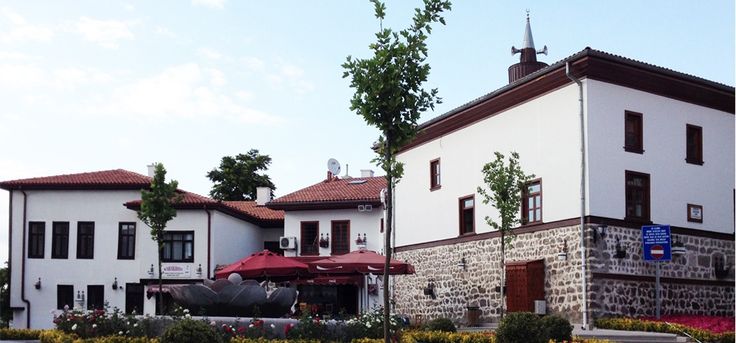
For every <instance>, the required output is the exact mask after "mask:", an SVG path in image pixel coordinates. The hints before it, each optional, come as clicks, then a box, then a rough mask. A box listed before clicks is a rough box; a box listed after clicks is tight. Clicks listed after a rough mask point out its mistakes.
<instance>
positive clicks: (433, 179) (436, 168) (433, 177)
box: [429, 158, 442, 191]
mask: <svg viewBox="0 0 736 343" xmlns="http://www.w3.org/2000/svg"><path fill="white" fill-rule="evenodd" d="M441 187H442V183H441V180H440V159H439V158H438V159H436V160H432V161H429V190H430V191H433V190H435V189H440V188H441Z"/></svg>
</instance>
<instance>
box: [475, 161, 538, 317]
mask: <svg viewBox="0 0 736 343" xmlns="http://www.w3.org/2000/svg"><path fill="white" fill-rule="evenodd" d="M495 155H496V159H495V160H493V161H491V162H488V163H486V164H485V165H484V166H483V170H482V173H483V182H484V183H485V186H486V187H488V189H489V191H486V190H485V189H483V188H481V187H478V194H480V195H481V197H482V198H483V203H484V204H488V203H490V204H491V206H493V207H494V208H495V209H496V210H498V213H499V217H500V219H501V222H500V223H498V222H496V221H494V220H493V219H492V218H491V217H489V216H486V223H488V225H490V226H491V227H492V228H493V229H495V230H497V231H499V232H500V233H501V259H500V262H501V317H503V310H504V300H503V299H504V295H505V292H504V284H505V276H506V275H505V272H506V270H505V268H504V267H505V248H506V247H507V246H508V247H510V244H511V242H512V241H513V239H514V237H515V235H514V228H515V227H516V226H517V225H519V224H520V223H521V220H520V219H519V206H520V205H521V196H522V192H523V191H524V189H525V187H527V185H528V183H529V181H530V180H531V179H532V178H534V175H526V174H524V171H523V170H522V169H521V165H520V164H519V154H518V153H516V152H512V153H511V156H509V159H508V165H506V163H505V162H504V159H505V157H504V155H503V154H502V153H500V152H495Z"/></svg>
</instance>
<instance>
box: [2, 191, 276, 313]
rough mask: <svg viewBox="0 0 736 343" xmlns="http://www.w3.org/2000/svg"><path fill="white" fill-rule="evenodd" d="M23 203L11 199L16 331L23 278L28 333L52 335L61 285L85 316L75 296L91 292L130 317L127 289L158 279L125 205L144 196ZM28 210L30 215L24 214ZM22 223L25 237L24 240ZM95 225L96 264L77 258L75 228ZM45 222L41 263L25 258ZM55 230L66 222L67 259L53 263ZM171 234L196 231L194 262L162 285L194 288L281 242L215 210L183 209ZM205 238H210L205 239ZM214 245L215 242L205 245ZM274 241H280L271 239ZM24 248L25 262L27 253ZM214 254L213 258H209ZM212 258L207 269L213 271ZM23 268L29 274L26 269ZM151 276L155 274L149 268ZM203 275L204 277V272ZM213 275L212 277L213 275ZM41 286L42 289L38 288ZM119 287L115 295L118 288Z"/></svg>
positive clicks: (101, 194) (147, 309)
mask: <svg viewBox="0 0 736 343" xmlns="http://www.w3.org/2000/svg"><path fill="white" fill-rule="evenodd" d="M25 193H26V199H24V195H23V193H22V192H21V191H18V190H12V191H11V206H12V212H11V228H12V236H11V237H10V240H11V245H12V252H11V263H12V266H11V268H12V274H11V288H10V290H11V295H10V298H11V307H13V308H14V318H13V326H14V327H18V328H22V327H26V325H27V323H26V316H27V312H26V310H24V309H25V308H26V303H25V302H24V301H22V299H21V298H22V297H21V275H24V277H25V299H26V300H28V302H29V303H30V306H31V318H30V325H29V326H30V327H31V328H50V327H52V326H53V323H52V319H53V314H54V313H55V312H58V311H59V309H57V285H72V286H73V287H74V292H73V293H74V296H75V302H74V304H69V305H70V306H74V307H79V308H86V306H87V303H86V301H87V300H88V295H87V294H86V295H85V299H84V300H83V301H76V300H78V298H77V294H78V292H79V295H81V294H82V293H81V292H84V293H87V286H88V285H100V286H103V290H104V291H103V292H104V301H105V302H107V303H109V306H110V307H111V308H112V307H117V308H120V309H123V310H124V309H125V305H126V288H127V285H126V284H128V283H133V284H142V285H144V286H145V285H147V284H148V283H150V280H151V279H157V278H158V267H157V263H158V259H157V255H156V254H157V248H156V245H155V243H154V242H153V241H152V240H151V237H150V228H149V227H148V226H146V225H145V224H143V223H142V222H141V221H139V220H138V219H137V214H136V212H135V211H134V210H130V209H128V208H126V207H125V206H124V205H123V204H124V203H126V202H129V201H131V200H135V199H140V191H132V190H99V191H98V190H79V191H74V190H49V191H43V190H28V191H25ZM24 204H25V207H24ZM24 215H25V222H26V226H25V229H26V237H25V240H24V239H23V228H24ZM80 221H85V222H94V257H93V258H92V259H78V258H77V254H76V252H77V222H80ZM29 222H44V223H45V233H44V249H43V250H44V257H43V258H29V257H28V240H29V237H28V230H29V227H28V225H27V224H28V223H29ZM53 222H69V236H68V241H69V244H68V257H67V258H65V259H62V258H52V257H51V250H52V244H53V243H52V240H53V237H52V236H53V229H52V227H53ZM122 222H133V223H135V227H136V234H135V258H134V259H119V258H118V239H119V238H118V230H119V224H120V223H122ZM166 230H167V231H191V232H193V234H194V244H193V261H192V262H177V263H163V266H164V270H166V268H167V267H175V268H177V267H178V268H177V269H178V271H172V272H170V273H166V272H164V279H166V280H169V282H177V281H171V280H180V281H181V282H191V281H193V280H201V279H203V278H207V277H208V275H209V276H214V272H213V270H214V268H215V266H216V265H217V264H229V263H232V262H235V261H236V260H238V259H241V258H243V257H245V256H247V255H249V254H251V253H253V252H256V251H260V250H262V249H263V242H264V239H271V240H276V239H277V237H278V236H279V235H280V234H281V230H282V229H280V228H274V229H262V228H260V227H258V226H256V225H254V224H251V223H249V222H246V221H244V220H241V219H238V218H234V217H232V216H230V215H227V214H224V213H222V212H220V211H217V210H204V209H179V210H178V211H177V216H176V217H175V218H174V219H173V220H171V221H170V222H169V223H168V224H167V228H166ZM208 231H210V232H209V233H208ZM208 236H209V237H211V240H210V239H208ZM274 237H276V238H274ZM24 246H25V247H26V253H25V256H24V255H23V247H24ZM208 254H209V256H208ZM208 258H209V260H210V264H209V267H208ZM23 260H25V270H23V268H22V261H23ZM152 265H153V272H152V273H151V270H150V269H151V266H152ZM200 267H201V272H200ZM208 269H209V271H210V273H209V274H208ZM39 278H40V280H41V281H40V285H41V287H40V289H36V288H35V284H36V283H37V282H38V280H39ZM115 280H117V286H118V287H117V289H113V283H114V281H115ZM141 296H143V309H142V310H143V312H144V313H154V312H155V297H152V298H150V299H148V298H146V297H145V296H144V295H141Z"/></svg>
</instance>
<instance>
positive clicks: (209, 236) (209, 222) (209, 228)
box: [204, 205, 212, 279]
mask: <svg viewBox="0 0 736 343" xmlns="http://www.w3.org/2000/svg"><path fill="white" fill-rule="evenodd" d="M204 211H205V212H207V278H208V279H209V278H210V273H211V272H212V268H211V266H212V264H211V263H212V258H211V257H212V212H210V210H208V209H207V205H205V206H204Z"/></svg>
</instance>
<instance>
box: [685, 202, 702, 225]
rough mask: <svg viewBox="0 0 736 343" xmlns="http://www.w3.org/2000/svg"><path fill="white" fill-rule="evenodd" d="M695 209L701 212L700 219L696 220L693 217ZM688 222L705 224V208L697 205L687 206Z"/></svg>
mask: <svg viewBox="0 0 736 343" xmlns="http://www.w3.org/2000/svg"><path fill="white" fill-rule="evenodd" d="M693 209H699V210H700V218H695V217H693V216H692V210H693ZM687 221H689V222H692V223H702V222H703V206H702V205H695V204H687Z"/></svg>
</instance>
